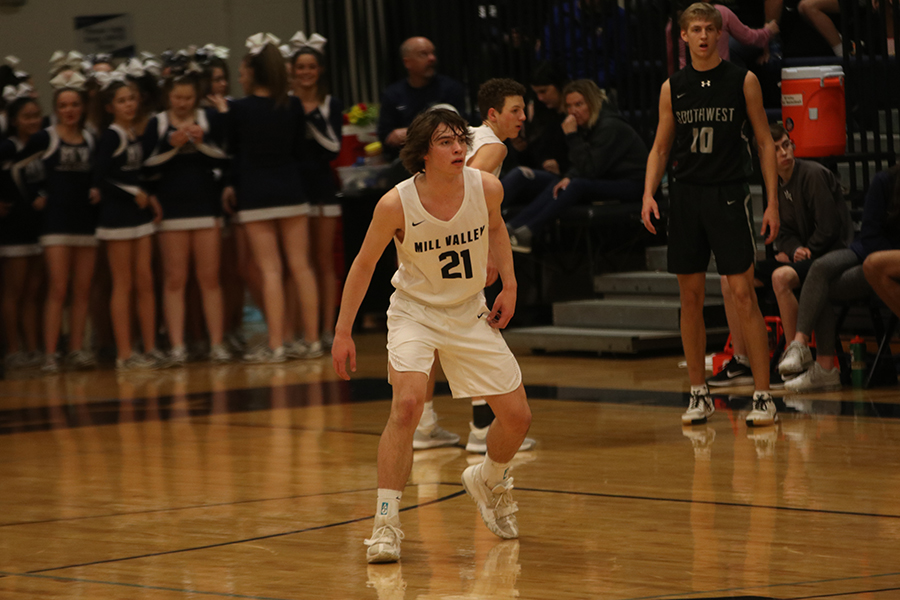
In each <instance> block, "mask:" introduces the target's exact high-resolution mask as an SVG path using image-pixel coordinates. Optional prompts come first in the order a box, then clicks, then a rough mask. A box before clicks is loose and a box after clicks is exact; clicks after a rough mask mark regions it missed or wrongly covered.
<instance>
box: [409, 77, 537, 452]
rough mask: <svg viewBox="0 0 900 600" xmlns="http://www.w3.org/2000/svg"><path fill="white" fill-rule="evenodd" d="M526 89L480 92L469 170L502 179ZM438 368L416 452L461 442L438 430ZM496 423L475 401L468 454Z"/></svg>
mask: <svg viewBox="0 0 900 600" xmlns="http://www.w3.org/2000/svg"><path fill="white" fill-rule="evenodd" d="M524 96H525V86H523V85H522V84H521V83H519V82H517V81H514V80H512V79H502V78H495V79H488V80H487V81H485V82H484V83H482V84H481V86H480V87H479V88H478V110H479V112H480V113H481V118H482V124H481V126H480V127H470V128H469V133H470V134H471V135H472V145H471V146H470V147H469V150H468V152H466V166H469V167H472V168H473V169H479V170H481V171H484V172H485V173H491V174H492V175H494V176H495V177H499V176H500V168H501V167H502V166H503V160H504V159H505V158H506V152H507V149H506V144H504V143H503V142H505V141H506V140H508V139H512V138H514V137H516V136H517V135H519V131H521V129H522V123H523V122H524V121H525V99H524ZM496 280H497V269H496V268H495V266H494V264H493V261H492V260H491V259H490V257H488V274H487V285H492V284H493V283H494V282H495V281H496ZM436 364H437V363H435V367H432V370H431V374H430V375H429V377H428V392H427V395H426V398H425V408H424V409H423V411H422V418H421V419H420V420H419V426H418V427H417V428H416V434H415V436H413V450H426V449H429V448H440V447H442V446H453V445H456V444H457V443H458V442H459V436H458V435H456V434H455V433H451V432H449V431H446V430H445V429H443V428H442V427H440V426H438V424H437V421H438V418H437V415H436V414H435V412H434V404H433V402H432V399H433V397H434V383H435V369H436ZM493 420H494V413H493V412H491V407H490V406H489V405H488V403H487V401H485V400H484V398H473V399H472V421H471V422H470V423H469V429H470V431H469V438H468V440H467V442H466V450H468V451H469V452H474V453H480V454H484V452H485V451H486V450H487V447H486V445H485V439H486V437H487V432H488V430H489V429H488V428H489V427H490V426H491V422H492V421H493ZM535 443H536V442H535V441H534V440H533V439H531V438H525V441H523V442H522V446H521V447H520V448H519V450H520V451H524V450H531V449H532V448H534V446H535Z"/></svg>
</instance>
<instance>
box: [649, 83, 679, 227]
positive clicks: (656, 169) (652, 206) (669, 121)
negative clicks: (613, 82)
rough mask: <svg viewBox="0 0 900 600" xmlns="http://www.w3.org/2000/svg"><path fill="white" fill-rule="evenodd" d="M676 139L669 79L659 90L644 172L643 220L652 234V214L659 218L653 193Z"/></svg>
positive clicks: (667, 162) (660, 179)
mask: <svg viewBox="0 0 900 600" xmlns="http://www.w3.org/2000/svg"><path fill="white" fill-rule="evenodd" d="M674 140H675V115H674V114H673V113H672V93H671V91H670V88H669V80H668V79H667V80H666V81H665V82H664V83H663V84H662V89H661V90H660V92H659V125H657V127H656V139H654V140H653V148H651V149H650V155H649V156H648V157H647V172H646V173H645V174H644V200H643V205H642V206H641V221H643V223H644V227H646V228H647V231H649V232H650V233H652V234H654V235H655V234H656V226H655V225H653V222H652V221H651V220H650V217H651V215H652V216H653V217H655V218H656V220H657V221H658V220H659V206H658V205H657V204H656V199H655V198H654V197H653V195H654V194H655V193H656V188H658V187H659V183H660V182H661V181H662V177H663V174H664V173H665V172H666V165H668V164H669V152H670V151H671V150H672V142H673V141H674Z"/></svg>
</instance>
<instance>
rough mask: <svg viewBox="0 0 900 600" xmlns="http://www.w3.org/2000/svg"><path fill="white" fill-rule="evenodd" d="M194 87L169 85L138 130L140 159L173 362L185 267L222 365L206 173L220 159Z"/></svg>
mask: <svg viewBox="0 0 900 600" xmlns="http://www.w3.org/2000/svg"><path fill="white" fill-rule="evenodd" d="M199 96H200V90H199V83H198V80H197V77H196V76H195V75H193V74H186V75H182V76H180V77H176V78H174V79H173V80H172V82H171V84H170V86H169V91H168V98H169V109H168V110H167V111H164V112H161V113H159V114H158V115H156V116H155V117H153V118H151V119H150V121H149V123H148V124H147V129H146V131H145V132H144V136H143V141H144V156H146V157H148V158H147V159H146V160H145V161H144V165H145V166H146V167H150V168H151V169H152V171H154V172H155V174H156V176H155V177H154V178H153V190H154V195H155V196H156V198H157V199H158V200H159V204H160V206H161V208H162V213H163V215H164V218H163V220H162V221H161V222H160V224H159V247H160V250H161V252H162V259H163V272H164V286H163V306H164V309H165V316H166V325H167V328H168V332H169V340H170V342H171V344H172V351H171V353H170V355H169V358H170V359H171V360H172V361H173V362H174V363H175V364H179V365H180V364H184V363H185V362H186V361H187V349H186V348H185V345H184V321H185V318H184V315H185V287H186V285H187V281H188V266H189V265H190V262H191V256H193V259H194V272H195V274H196V277H197V282H198V283H199V286H200V292H201V294H202V299H203V313H204V315H205V317H206V327H207V331H208V332H209V338H210V345H211V348H210V354H209V358H210V360H212V361H213V362H226V361H228V360H230V358H231V355H230V353H229V352H228V350H227V349H226V348H225V345H224V344H223V343H222V338H223V333H222V330H223V326H224V317H223V306H222V288H221V286H220V284H219V260H220V232H219V219H218V218H217V216H218V213H219V212H220V209H219V201H218V200H219V197H220V196H219V188H218V187H217V183H216V180H215V175H214V174H213V169H214V168H215V167H216V166H217V163H218V162H220V161H221V160H222V159H224V158H225V155H224V154H223V153H222V150H221V149H220V148H219V146H220V144H221V141H220V140H221V138H222V135H223V132H222V129H221V120H222V117H221V116H220V115H219V113H218V112H217V111H214V110H211V109H203V108H198V99H199Z"/></svg>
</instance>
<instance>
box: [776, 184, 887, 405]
mask: <svg viewBox="0 0 900 600" xmlns="http://www.w3.org/2000/svg"><path fill="white" fill-rule="evenodd" d="M870 259H871V260H870ZM864 261H865V262H864ZM898 261H900V167H894V168H893V169H891V170H889V171H884V172H881V173H879V174H877V175H876V176H875V177H874V178H873V179H872V183H871V185H870V187H869V191H868V193H867V194H866V203H865V207H864V209H863V220H862V229H861V230H860V235H859V238H858V239H857V240H855V241H854V242H853V243H852V244H850V248H848V249H843V250H835V251H834V252H829V253H828V254H826V255H825V256H823V257H822V258H820V259H818V260H816V261H815V262H813V264H812V267H811V268H810V270H809V275H808V276H807V278H806V283H805V284H804V285H803V290H802V291H801V293H800V309H799V312H798V322H797V333H796V335H795V336H794V339H793V341H792V342H791V344H790V345H789V346H788V349H787V350H786V351H785V353H784V356H783V357H782V358H781V362H780V363H779V365H778V369H779V371H780V372H781V373H785V374H789V373H800V372H801V371H803V372H802V373H800V374H799V375H798V376H797V377H795V378H794V379H791V380H790V381H787V382H785V384H784V387H785V389H787V390H790V391H794V392H802V391H809V390H819V389H825V388H833V387H838V386H840V372H839V370H838V369H836V368H832V367H833V365H834V356H835V342H836V334H835V326H836V318H835V315H834V310H832V308H831V306H830V303H831V302H851V301H855V300H863V299H865V298H867V297H868V296H869V295H870V294H871V293H872V289H871V288H870V287H869V285H868V284H867V282H866V279H867V278H868V277H869V276H871V279H870V281H871V282H873V284H874V287H875V289H876V291H878V292H879V294H881V293H882V292H884V295H883V296H882V298H884V299H885V301H886V302H887V303H888V306H890V307H891V309H892V310H894V311H897V310H898V309H900V305H897V304H898V303H896V302H894V304H895V305H896V306H894V305H892V304H891V302H892V299H895V298H897V297H898V296H897V294H896V290H897V287H898V286H897V282H896V281H892V282H888V283H887V285H888V286H889V288H893V290H894V291H893V292H892V291H889V290H888V288H885V287H882V284H883V283H884V282H883V280H880V275H882V274H883V275H887V276H888V277H890V276H891V275H889V274H892V275H893V276H897V274H898V269H897V266H896V265H897V264H898ZM879 267H883V269H882V268H879ZM864 271H865V273H864ZM813 331H815V333H816V358H815V360H813V358H812V352H811V351H810V349H809V342H810V337H811V335H812V332H813ZM804 369H805V370H804Z"/></svg>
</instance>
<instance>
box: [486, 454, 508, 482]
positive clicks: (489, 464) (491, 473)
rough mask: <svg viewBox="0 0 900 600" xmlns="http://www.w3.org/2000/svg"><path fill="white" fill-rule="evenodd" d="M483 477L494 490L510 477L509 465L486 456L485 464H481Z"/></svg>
mask: <svg viewBox="0 0 900 600" xmlns="http://www.w3.org/2000/svg"><path fill="white" fill-rule="evenodd" d="M481 477H482V478H483V479H484V482H485V483H486V484H487V486H488V487H489V488H492V489H493V487H494V486H496V485H497V484H498V483H503V481H504V480H505V479H506V478H507V477H509V463H508V462H507V463H498V462H496V461H494V460H493V459H491V457H490V456H488V455H487V454H485V455H484V462H483V463H482V464H481Z"/></svg>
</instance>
